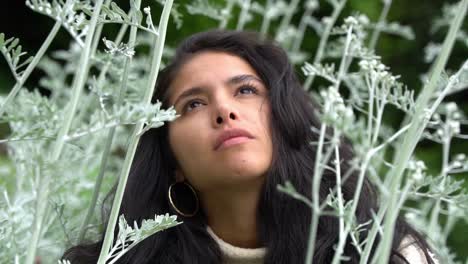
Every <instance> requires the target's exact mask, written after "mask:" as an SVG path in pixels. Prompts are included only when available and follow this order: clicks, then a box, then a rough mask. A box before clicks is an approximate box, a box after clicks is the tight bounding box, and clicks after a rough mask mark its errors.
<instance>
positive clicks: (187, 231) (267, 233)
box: [64, 30, 433, 264]
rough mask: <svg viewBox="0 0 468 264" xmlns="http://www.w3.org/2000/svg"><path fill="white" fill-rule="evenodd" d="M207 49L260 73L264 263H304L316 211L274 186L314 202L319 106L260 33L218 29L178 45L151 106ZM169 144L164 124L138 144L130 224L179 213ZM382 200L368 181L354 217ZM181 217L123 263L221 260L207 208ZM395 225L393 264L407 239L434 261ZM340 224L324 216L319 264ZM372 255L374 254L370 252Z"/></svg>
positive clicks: (91, 247) (345, 146)
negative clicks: (263, 92) (172, 194)
mask: <svg viewBox="0 0 468 264" xmlns="http://www.w3.org/2000/svg"><path fill="white" fill-rule="evenodd" d="M203 51H219V52H226V53H229V54H232V55H235V56H238V57H240V58H242V59H244V60H245V61H247V62H248V63H249V64H250V65H251V66H252V67H253V68H254V69H255V71H256V73H257V74H258V75H259V77H260V78H261V79H262V81H263V82H264V84H265V85H266V87H267V88H268V90H269V100H270V104H271V130H272V131H271V133H272V140H273V142H274V144H273V145H274V153H273V162H272V164H271V167H270V170H269V172H268V174H267V176H266V177H265V183H264V185H263V187H262V192H261V198H260V204H259V211H258V219H257V222H258V227H259V229H258V231H257V232H258V237H259V239H260V242H261V243H262V244H263V245H264V246H265V247H266V248H267V253H266V257H265V262H264V263H268V264H273V263H304V261H305V255H306V248H307V243H308V235H309V228H310V220H311V214H312V212H311V208H309V207H308V206H307V205H305V204H304V203H303V202H300V201H298V200H295V199H293V198H292V197H290V196H288V195H286V194H284V193H281V192H279V191H278V190H277V185H278V184H284V183H285V182H286V181H290V182H291V183H292V184H293V185H294V186H295V188H296V189H297V191H298V192H299V193H301V194H303V195H304V196H306V197H308V198H309V199H312V197H311V186H312V177H313V172H314V162H315V153H316V146H315V145H313V144H310V142H314V141H317V140H318V138H317V134H316V133H313V132H312V131H311V127H314V128H319V127H320V121H319V119H318V118H317V115H316V111H317V109H319V107H318V105H317V104H316V103H315V102H314V101H313V100H312V99H311V98H310V96H309V95H308V94H307V93H306V92H305V91H304V90H303V88H302V86H301V84H300V82H299V80H298V78H297V76H296V74H295V71H294V68H293V66H292V65H291V63H290V62H289V61H288V57H287V54H286V53H285V51H284V50H283V49H281V48H280V47H279V46H278V45H276V44H275V43H273V42H271V41H269V40H264V39H261V38H260V37H259V36H258V35H257V34H256V33H252V32H241V31H220V30H215V31H208V32H202V33H197V34H194V35H192V36H190V37H188V38H187V39H185V40H184V41H183V42H182V43H181V44H180V46H179V47H178V49H177V51H176V54H175V57H174V59H173V60H172V62H171V63H170V64H169V65H168V66H167V67H166V68H165V69H164V70H162V71H161V72H160V74H159V79H158V82H157V86H156V90H155V94H154V96H153V102H156V100H160V101H162V102H163V105H164V107H169V105H168V94H167V92H168V87H169V86H170V84H171V83H172V81H173V80H174V78H175V77H176V76H177V73H178V71H179V69H180V68H181V66H182V65H183V64H184V63H185V62H186V61H187V60H189V59H190V58H191V57H192V56H194V55H195V54H198V53H200V52H203ZM342 141H343V142H342V143H341V145H340V155H341V157H342V160H343V162H342V164H341V168H342V170H343V171H344V172H346V171H348V170H351V164H350V161H351V160H352V158H353V153H352V147H351V145H350V144H349V143H347V142H346V140H345V139H343V140H342ZM168 142H169V141H168V128H167V126H163V127H161V128H157V129H151V130H149V131H147V132H146V133H145V134H144V135H142V137H141V139H140V143H139V145H138V149H137V152H136V156H135V158H134V161H133V164H132V167H131V171H130V175H129V179H128V183H127V186H126V189H125V194H124V197H123V201H122V205H121V208H120V214H124V216H125V218H126V219H127V221H128V222H130V223H133V222H134V221H136V222H137V223H141V221H142V220H143V219H146V218H153V217H154V215H155V214H165V213H167V212H169V213H172V214H176V212H175V211H174V210H173V209H172V207H171V206H170V204H169V200H168V197H167V192H168V189H169V185H170V184H171V183H173V182H175V175H174V170H175V167H176V160H175V158H174V155H173V153H172V152H171V148H170V146H169V143H168ZM343 174H344V173H343ZM349 175H350V176H349V177H348V178H347V179H346V180H345V181H344V182H343V185H342V192H343V197H344V199H345V200H350V199H352V198H353V195H354V191H355V189H356V185H357V180H358V176H357V173H355V172H353V173H350V174H349ZM334 187H336V175H335V174H334V173H333V172H331V171H329V170H325V171H324V175H323V177H322V180H321V184H320V193H319V197H320V202H323V201H324V200H325V198H326V197H327V195H328V193H329V190H331V189H333V188H334ZM179 199H180V198H179ZM182 200H183V198H182ZM377 203H378V200H377V194H376V191H375V188H374V187H373V186H372V184H371V183H370V182H369V180H368V179H367V178H366V179H365V180H364V184H363V188H362V191H361V194H360V198H359V202H358V206H357V210H356V212H355V216H356V219H357V222H358V223H359V224H362V223H365V222H367V221H369V220H371V219H372V212H377V211H378V206H377ZM179 217H180V218H181V220H182V221H183V222H184V223H183V224H181V225H178V226H176V227H173V228H170V229H168V230H166V231H163V232H160V233H157V234H155V235H153V236H151V237H150V238H148V239H146V240H144V241H143V242H141V243H140V244H139V245H137V246H136V247H135V248H134V249H132V250H131V251H130V252H128V253H127V254H126V255H125V256H124V257H122V259H121V260H119V262H118V263H139V264H142V263H162V264H175V263H193V264H197V263H199V264H209V263H213V264H215V263H216V264H217V263H222V255H221V251H220V249H219V247H218V245H217V243H216V242H215V241H214V240H213V239H212V238H211V236H210V235H209V234H208V232H207V230H206V225H207V222H206V217H205V214H204V213H203V210H200V211H199V212H198V213H197V214H196V215H195V216H193V217H190V218H185V217H183V216H179ZM395 225H396V229H395V235H394V239H393V245H392V256H391V259H390V263H408V262H407V260H405V258H404V257H403V256H402V255H401V254H400V253H399V252H398V248H399V245H400V243H401V241H402V239H403V237H405V236H410V237H412V238H413V239H414V241H415V242H414V243H416V245H417V246H418V248H420V249H422V252H423V253H424V255H425V256H426V259H427V262H428V263H433V261H432V259H431V258H430V257H429V255H428V245H427V243H426V242H425V241H424V239H422V237H421V236H420V235H419V234H418V233H417V232H416V231H415V230H414V229H413V228H412V227H411V226H409V225H408V224H407V223H406V222H405V221H403V220H402V219H398V220H397V222H396V223H395ZM338 226H339V221H338V218H337V217H333V216H321V217H320V218H319V223H318V229H317V238H316V243H315V250H314V262H315V263H330V262H331V260H332V258H333V255H334V253H335V250H334V246H335V245H336V243H337V241H338V238H339V228H338ZM366 228H367V227H365V230H364V231H363V233H361V236H360V237H361V239H362V241H360V242H363V240H364V239H365V238H366V236H367V232H368V231H369V230H368V229H366ZM116 232H117V231H116ZM378 241H379V237H377V242H378ZM101 244H102V241H100V242H97V243H94V244H88V245H78V246H75V247H73V248H71V249H69V250H68V251H67V252H66V253H65V255H64V258H66V259H69V260H70V261H71V262H72V263H74V264H75V263H96V261H97V258H98V256H99V250H100V247H101ZM373 251H374V249H373V250H372V254H373ZM344 255H346V256H347V257H349V261H348V263H359V257H360V255H359V253H358V252H357V250H356V248H355V247H354V246H353V244H352V243H351V240H348V241H347V244H346V246H345V248H344Z"/></svg>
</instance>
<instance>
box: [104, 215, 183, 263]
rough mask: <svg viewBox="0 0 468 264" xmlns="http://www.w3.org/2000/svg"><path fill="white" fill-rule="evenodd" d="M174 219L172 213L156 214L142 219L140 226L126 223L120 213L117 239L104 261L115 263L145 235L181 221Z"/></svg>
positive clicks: (144, 237)
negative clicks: (170, 214)
mask: <svg viewBox="0 0 468 264" xmlns="http://www.w3.org/2000/svg"><path fill="white" fill-rule="evenodd" d="M176 219H177V217H176V216H174V215H173V216H169V214H166V215H156V216H155V217H154V219H148V220H143V221H142V223H141V226H138V224H137V223H134V224H133V227H132V226H130V225H128V223H127V221H126V220H125V217H124V216H123V215H121V216H120V217H119V232H118V234H117V239H116V241H115V242H114V245H113V247H112V248H111V250H110V251H109V255H108V257H107V259H106V262H107V263H109V264H112V263H115V261H117V260H118V259H119V258H120V257H122V256H123V255H124V254H125V253H127V252H128V251H129V250H130V249H132V248H133V247H134V246H136V245H137V244H138V243H140V242H141V241H143V240H144V239H146V238H147V237H149V236H151V235H154V234H155V233H157V232H160V231H163V230H165V229H168V228H171V227H174V226H176V225H179V224H181V222H177V221H176Z"/></svg>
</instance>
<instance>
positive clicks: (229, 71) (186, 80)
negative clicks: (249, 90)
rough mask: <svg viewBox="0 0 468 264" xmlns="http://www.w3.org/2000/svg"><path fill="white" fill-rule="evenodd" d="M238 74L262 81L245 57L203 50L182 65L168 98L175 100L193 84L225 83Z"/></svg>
mask: <svg viewBox="0 0 468 264" xmlns="http://www.w3.org/2000/svg"><path fill="white" fill-rule="evenodd" d="M236 76H252V77H254V78H256V79H258V80H260V81H261V79H260V77H259V76H258V74H257V73H256V71H255V69H254V68H253V67H252V66H251V65H250V64H249V63H248V62H247V61H246V60H244V59H243V58H241V57H239V56H237V55H233V54H230V53H226V52H220V51H203V52H200V53H198V54H195V55H194V56H193V57H191V58H190V59H188V60H187V61H186V62H185V63H183V64H182V65H181V66H180V68H179V69H178V70H177V72H176V73H175V74H174V76H173V78H172V83H171V84H170V85H169V87H168V92H167V94H168V97H167V98H168V99H169V101H170V102H174V100H175V98H176V97H177V96H178V94H180V93H182V92H183V91H184V90H186V89H191V88H192V87H193V86H204V85H209V84H210V83H212V82H223V83H225V82H229V80H231V79H233V78H235V77H236Z"/></svg>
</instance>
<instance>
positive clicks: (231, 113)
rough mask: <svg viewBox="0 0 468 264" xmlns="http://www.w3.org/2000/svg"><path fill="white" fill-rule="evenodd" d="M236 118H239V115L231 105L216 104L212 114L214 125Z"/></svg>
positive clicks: (223, 123)
mask: <svg viewBox="0 0 468 264" xmlns="http://www.w3.org/2000/svg"><path fill="white" fill-rule="evenodd" d="M237 119H239V115H238V113H237V111H236V110H235V109H234V108H233V107H231V106H229V105H223V106H218V109H217V111H216V113H215V116H214V121H215V122H214V125H215V126H221V125H225V124H227V123H230V122H232V121H234V120H237Z"/></svg>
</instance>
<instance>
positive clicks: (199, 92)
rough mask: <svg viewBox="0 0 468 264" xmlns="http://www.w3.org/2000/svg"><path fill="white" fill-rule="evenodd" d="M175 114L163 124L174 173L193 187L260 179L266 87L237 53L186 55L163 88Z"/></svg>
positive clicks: (267, 157)
mask: <svg viewBox="0 0 468 264" xmlns="http://www.w3.org/2000/svg"><path fill="white" fill-rule="evenodd" d="M169 89H170V90H169V103H170V104H171V105H174V107H175V109H176V110H177V113H178V114H180V117H179V118H177V119H176V120H175V121H173V122H171V123H170V124H169V143H170V146H171V148H172V151H173V152H174V155H175V158H176V159H177V161H178V164H179V169H178V171H177V174H178V176H179V177H180V176H182V177H184V178H185V179H187V180H188V181H189V182H190V183H191V184H192V185H193V186H194V187H195V188H196V189H197V190H198V191H200V192H203V191H209V190H220V189H219V188H236V187H237V188H239V187H242V186H248V184H249V183H252V182H253V181H256V182H258V181H259V180H263V177H264V176H265V175H266V172H267V171H268V169H269V167H270V164H271V160H272V152H273V147H272V141H271V133H270V103H269V98H268V90H267V87H265V84H264V83H263V81H262V80H261V79H260V77H259V76H258V75H257V73H256V72H255V70H254V69H253V68H252V67H251V66H250V64H249V63H247V62H246V61H245V60H243V59H241V58H240V57H237V56H234V55H230V54H228V53H222V52H215V51H205V52H201V53H199V54H196V55H195V56H194V57H193V58H191V59H189V61H188V62H186V63H185V64H184V65H183V66H182V67H181V68H180V70H179V72H178V73H177V75H176V77H175V78H174V80H173V82H172V84H171V86H170V88H169Z"/></svg>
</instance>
